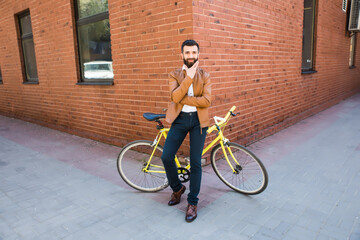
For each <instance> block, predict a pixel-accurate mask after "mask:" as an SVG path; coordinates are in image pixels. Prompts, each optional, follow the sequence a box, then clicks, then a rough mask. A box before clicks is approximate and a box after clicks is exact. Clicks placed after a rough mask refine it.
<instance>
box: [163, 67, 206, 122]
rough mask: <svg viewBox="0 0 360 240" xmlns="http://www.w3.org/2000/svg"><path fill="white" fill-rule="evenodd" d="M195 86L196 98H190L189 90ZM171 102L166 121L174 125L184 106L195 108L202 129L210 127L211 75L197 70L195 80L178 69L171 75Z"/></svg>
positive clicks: (199, 69)
mask: <svg viewBox="0 0 360 240" xmlns="http://www.w3.org/2000/svg"><path fill="white" fill-rule="evenodd" d="M191 83H192V84H193V88H194V96H193V97H191V96H188V95H187V93H188V89H189V87H190V85H191ZM169 88H170V97H171V102H170V104H169V107H168V110H167V112H166V121H167V122H168V123H170V124H171V123H172V122H173V121H174V120H175V119H176V118H177V116H179V114H180V112H181V110H182V108H183V106H184V105H185V104H186V105H190V106H195V107H196V110H197V113H198V118H199V122H200V126H201V128H204V127H208V126H210V120H209V112H208V107H210V105H211V83H210V74H209V73H207V72H205V71H204V70H203V69H201V68H198V69H197V70H196V73H195V76H194V79H191V78H190V77H189V76H187V75H186V71H185V70H182V69H177V70H175V71H173V72H171V73H170V75H169Z"/></svg>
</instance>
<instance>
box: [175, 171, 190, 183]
mask: <svg viewBox="0 0 360 240" xmlns="http://www.w3.org/2000/svg"><path fill="white" fill-rule="evenodd" d="M178 177H179V180H180V182H182V183H185V182H187V181H189V180H190V171H189V170H188V169H186V168H183V167H180V168H178Z"/></svg>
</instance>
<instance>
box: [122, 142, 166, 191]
mask: <svg viewBox="0 0 360 240" xmlns="http://www.w3.org/2000/svg"><path fill="white" fill-rule="evenodd" d="M151 144H152V143H151V142H150V141H135V142H133V143H130V144H129V145H127V146H125V147H124V149H123V150H122V152H121V153H120V154H119V157H118V170H119V173H120V175H121V177H122V178H123V179H124V181H125V182H126V183H128V184H129V185H130V186H131V187H133V188H136V189H138V190H140V191H147V192H154V191H159V190H161V189H164V188H165V187H167V182H166V180H165V179H166V174H165V170H164V167H163V165H162V161H161V158H160V156H161V153H162V147H160V146H158V147H157V148H156V149H155V151H154V147H152V146H151ZM153 152H154V154H153V155H151V154H152V153H153ZM151 156H152V157H151ZM149 161H150V162H149ZM145 167H147V170H144V168H145Z"/></svg>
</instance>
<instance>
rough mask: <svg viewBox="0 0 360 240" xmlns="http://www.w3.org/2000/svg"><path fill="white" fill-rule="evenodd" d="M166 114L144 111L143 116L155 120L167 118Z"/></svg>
mask: <svg viewBox="0 0 360 240" xmlns="http://www.w3.org/2000/svg"><path fill="white" fill-rule="evenodd" d="M165 116H166V114H155V113H144V114H143V117H144V118H145V119H146V120H149V121H155V120H158V119H160V118H165Z"/></svg>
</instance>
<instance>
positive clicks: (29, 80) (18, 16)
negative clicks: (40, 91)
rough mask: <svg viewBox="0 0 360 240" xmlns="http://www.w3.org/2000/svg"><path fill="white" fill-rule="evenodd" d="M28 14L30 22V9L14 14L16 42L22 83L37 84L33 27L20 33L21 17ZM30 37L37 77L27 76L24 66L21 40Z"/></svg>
mask: <svg viewBox="0 0 360 240" xmlns="http://www.w3.org/2000/svg"><path fill="white" fill-rule="evenodd" d="M27 15H29V17H30V23H31V14H30V9H27V10H24V11H23V12H21V13H18V14H16V15H15V18H16V26H17V28H18V44H19V50H20V59H21V68H22V74H23V84H39V75H38V71H37V69H38V67H37V61H36V52H35V43H34V35H33V29H32V25H31V33H27V34H24V35H23V34H22V27H21V18H23V17H25V16H27ZM28 39H32V41H33V48H34V55H35V68H36V75H37V78H28V77H27V68H26V61H25V52H24V48H23V40H28Z"/></svg>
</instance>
